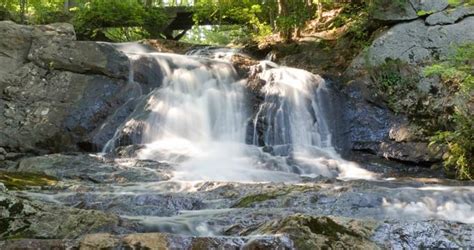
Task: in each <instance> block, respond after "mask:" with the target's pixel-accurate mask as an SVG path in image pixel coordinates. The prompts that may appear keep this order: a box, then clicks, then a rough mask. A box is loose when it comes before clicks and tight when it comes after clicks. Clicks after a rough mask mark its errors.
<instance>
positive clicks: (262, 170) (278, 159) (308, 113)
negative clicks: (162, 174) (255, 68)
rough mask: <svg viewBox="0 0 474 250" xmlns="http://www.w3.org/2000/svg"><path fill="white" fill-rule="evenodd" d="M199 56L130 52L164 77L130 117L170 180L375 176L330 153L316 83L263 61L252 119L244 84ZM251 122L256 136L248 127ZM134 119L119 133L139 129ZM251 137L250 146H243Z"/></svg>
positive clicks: (144, 153) (223, 65)
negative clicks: (170, 168) (170, 166)
mask: <svg viewBox="0 0 474 250" xmlns="http://www.w3.org/2000/svg"><path fill="white" fill-rule="evenodd" d="M202 51H203V50H202V49H201V50H199V51H197V52H194V53H192V55H194V56H180V55H171V54H160V53H144V54H139V53H138V54H137V53H136V51H135V52H134V54H133V55H134V56H132V57H131V60H137V56H138V57H140V56H142V57H147V58H148V59H147V60H153V61H154V62H155V63H157V65H159V67H160V69H159V71H161V72H162V74H163V77H162V78H163V79H162V84H161V86H160V87H158V88H155V89H154V90H153V91H152V92H151V93H150V94H148V95H147V96H146V98H145V99H144V100H145V101H144V103H142V104H141V105H138V106H137V110H135V112H134V114H135V117H136V114H137V113H139V114H140V115H139V116H140V117H146V119H142V121H141V124H142V125H141V126H140V129H141V131H140V133H139V134H140V141H139V142H138V143H141V144H144V145H145V148H143V149H142V150H140V151H139V153H138V157H139V158H141V159H153V160H159V161H167V162H171V163H175V164H176V165H177V167H176V172H175V175H174V179H175V180H187V181H189V180H196V181H197V180H218V181H294V180H298V179H299V177H298V176H299V175H301V174H304V175H313V176H314V175H324V176H328V177H336V176H339V177H341V178H371V177H372V175H371V174H370V173H369V172H368V171H365V170H363V169H361V168H359V167H358V166H357V165H356V164H355V163H350V162H347V161H344V160H342V159H341V158H340V157H339V155H338V154H337V153H336V151H335V150H334V148H333V147H332V143H331V133H330V131H329V127H328V124H327V122H326V119H327V118H326V117H325V115H324V112H325V111H324V110H322V108H321V107H323V105H322V102H323V101H324V95H325V82H324V80H323V79H322V78H321V77H319V76H316V75H313V74H311V73H309V72H306V71H304V70H299V69H294V68H288V67H279V66H278V65H276V64H273V63H269V62H262V63H261V65H260V66H261V67H263V71H262V72H261V73H260V74H259V77H260V78H261V79H262V80H264V81H265V82H266V84H265V85H264V86H263V88H262V89H261V92H262V93H261V94H263V95H264V96H265V98H264V101H263V102H262V103H260V104H259V105H260V108H259V110H258V112H257V114H255V115H252V114H251V112H250V110H249V107H250V106H251V105H252V103H250V101H249V100H248V98H247V96H246V93H247V91H246V89H245V88H246V81H245V80H238V79H237V78H238V77H237V74H236V71H235V69H234V68H233V66H232V65H231V64H230V63H229V62H227V61H223V60H210V59H206V58H201V57H199V56H200V55H201V54H202V53H203V52H202ZM205 52H206V53H207V54H208V53H209V51H207V50H206V51H205ZM217 52H218V53H220V54H222V51H217ZM207 54H206V56H209V55H207ZM225 58H229V55H228V54H226V57H225ZM252 116H253V117H254V118H253V122H250V124H252V123H253V125H254V126H253V130H254V131H253V134H252V133H248V128H247V125H248V124H249V121H251V120H252V118H251V117H252ZM135 117H134V118H133V119H129V120H128V121H127V122H126V123H125V125H124V126H122V127H121V128H120V129H122V130H123V129H124V128H126V125H127V124H130V123H132V124H133V123H136V122H137V121H136V119H135ZM257 130H258V131H262V132H261V133H259V132H258V131H257ZM117 134H119V133H116V135H117ZM249 136H253V139H251V140H250V141H253V144H254V145H249V144H246V143H245V142H246V141H247V142H248V141H249V139H248V138H246V137H249ZM116 137H117V136H115V138H114V139H112V140H111V142H109V143H108V145H107V147H108V148H107V150H110V148H111V145H115V143H113V142H114V141H116V140H117V138H116ZM135 143H137V142H135ZM258 146H266V148H264V149H262V148H260V147H258ZM269 147H271V151H268V148H269Z"/></svg>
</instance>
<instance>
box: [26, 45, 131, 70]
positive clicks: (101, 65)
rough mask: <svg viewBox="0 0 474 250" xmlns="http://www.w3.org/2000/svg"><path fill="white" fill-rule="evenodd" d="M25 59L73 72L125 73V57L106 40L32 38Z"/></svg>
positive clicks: (127, 66)
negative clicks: (40, 40)
mask: <svg viewBox="0 0 474 250" xmlns="http://www.w3.org/2000/svg"><path fill="white" fill-rule="evenodd" d="M28 59H29V60H31V61H33V62H35V63H36V64H38V65H40V66H41V67H43V68H50V69H57V70H67V71H71V72H76V73H88V74H101V75H106V76H109V77H112V78H122V79H126V78H127V77H128V71H129V63H128V58H127V57H126V56H125V55H124V54H123V53H121V52H119V51H118V50H116V49H115V48H114V47H113V46H111V45H110V44H107V43H94V42H87V41H66V42H65V41H59V42H54V41H53V42H51V40H49V41H46V42H44V43H43V42H35V43H33V46H32V48H31V50H30V53H29V55H28Z"/></svg>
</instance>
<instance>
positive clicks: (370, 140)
mask: <svg viewBox="0 0 474 250" xmlns="http://www.w3.org/2000/svg"><path fill="white" fill-rule="evenodd" d="M343 91H344V93H345V94H346V96H347V98H346V99H347V102H346V103H345V105H344V108H343V109H342V110H343V112H344V120H345V121H346V123H347V124H350V125H349V127H348V129H347V130H346V131H347V133H349V134H350V143H351V148H352V149H353V150H362V151H373V152H376V150H377V146H378V144H379V143H380V142H381V141H384V140H386V139H387V138H388V134H389V131H390V128H391V127H392V126H393V124H394V123H395V124H397V123H399V120H401V118H399V117H397V116H396V115H394V114H393V113H392V112H391V111H390V110H389V109H388V108H387V107H385V106H384V105H383V104H379V103H378V102H377V100H376V99H374V97H373V96H372V93H371V92H370V90H369V88H368V85H367V84H366V82H364V81H351V82H349V83H348V85H347V86H346V87H345V88H344V90H343Z"/></svg>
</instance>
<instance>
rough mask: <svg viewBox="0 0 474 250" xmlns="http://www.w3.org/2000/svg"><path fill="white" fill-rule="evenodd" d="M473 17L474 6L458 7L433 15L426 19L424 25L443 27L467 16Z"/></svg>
mask: <svg viewBox="0 0 474 250" xmlns="http://www.w3.org/2000/svg"><path fill="white" fill-rule="evenodd" d="M473 15H474V6H460V7H458V8H456V9H454V10H445V11H442V12H439V13H435V14H433V15H430V16H429V17H427V18H426V20H425V23H426V24H428V25H432V26H433V25H445V24H453V23H456V22H457V21H459V20H462V19H463V18H465V17H467V16H473Z"/></svg>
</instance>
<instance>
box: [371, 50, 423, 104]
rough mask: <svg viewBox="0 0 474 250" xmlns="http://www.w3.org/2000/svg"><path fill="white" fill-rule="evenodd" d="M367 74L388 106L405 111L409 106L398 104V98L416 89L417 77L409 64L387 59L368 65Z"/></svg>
mask: <svg viewBox="0 0 474 250" xmlns="http://www.w3.org/2000/svg"><path fill="white" fill-rule="evenodd" d="M369 74H370V76H371V78H372V81H373V82H374V83H376V86H375V87H376V89H377V91H378V94H379V95H381V96H383V97H384V99H385V100H387V104H388V106H389V107H390V108H391V109H392V110H393V111H395V112H407V111H408V110H410V108H412V107H410V106H407V105H400V104H399V103H398V101H399V100H401V99H403V98H405V97H406V96H408V95H409V94H410V93H411V92H413V91H416V82H417V80H418V79H417V78H416V77H414V75H415V74H413V72H411V70H410V66H409V65H407V64H406V63H404V62H402V61H401V60H399V59H397V60H393V59H387V60H386V61H385V63H383V64H381V65H379V66H377V67H370V68H369Z"/></svg>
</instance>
